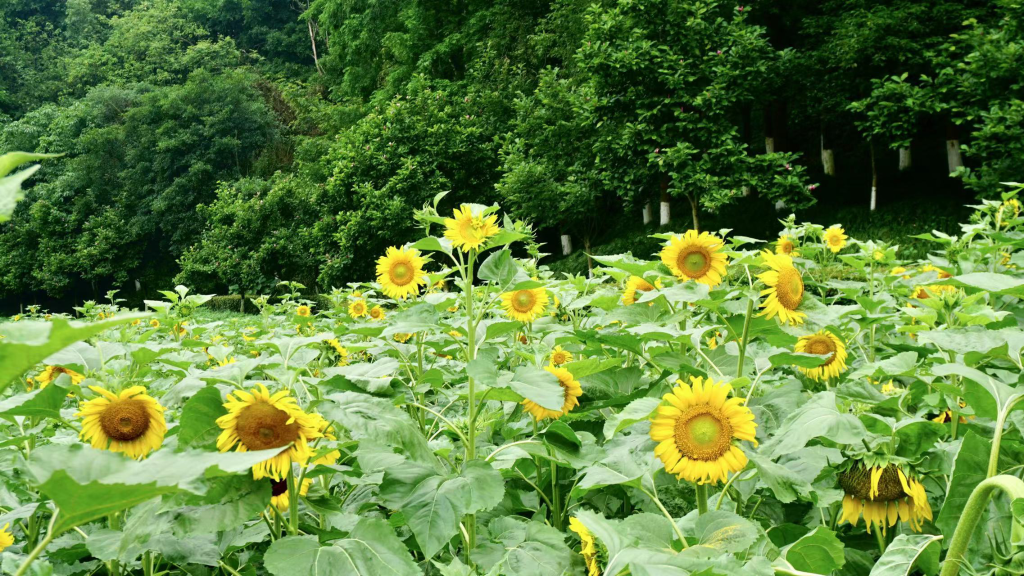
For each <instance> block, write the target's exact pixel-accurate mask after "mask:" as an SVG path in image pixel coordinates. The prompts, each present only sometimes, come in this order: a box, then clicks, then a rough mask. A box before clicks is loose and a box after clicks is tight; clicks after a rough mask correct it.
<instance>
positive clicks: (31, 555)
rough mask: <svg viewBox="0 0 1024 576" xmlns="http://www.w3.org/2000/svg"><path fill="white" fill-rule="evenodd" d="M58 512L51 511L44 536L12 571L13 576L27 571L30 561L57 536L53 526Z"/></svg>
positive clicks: (33, 560) (21, 575) (19, 575)
mask: <svg viewBox="0 0 1024 576" xmlns="http://www.w3.org/2000/svg"><path fill="white" fill-rule="evenodd" d="M58 514H60V510H54V511H53V516H51V517H50V525H49V527H48V528H47V529H46V536H45V537H43V539H42V541H40V542H39V544H36V547H35V548H33V549H32V551H31V552H29V554H28V558H25V561H24V562H22V563H21V566H19V567H18V571H17V572H15V573H14V576H24V575H25V572H27V571H28V568H29V566H31V565H32V563H33V562H35V560H36V558H38V557H39V555H40V554H42V553H43V550H45V549H46V547H47V546H48V545H49V544H50V542H53V539H54V538H55V537H56V536H57V533H56V532H54V530H53V527H54V526H55V525H56V524H57V515H58Z"/></svg>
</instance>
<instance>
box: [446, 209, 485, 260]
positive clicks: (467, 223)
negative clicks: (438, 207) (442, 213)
mask: <svg viewBox="0 0 1024 576" xmlns="http://www.w3.org/2000/svg"><path fill="white" fill-rule="evenodd" d="M453 216H454V218H445V220H444V226H445V231H444V237H445V238H447V239H449V240H451V241H452V246H454V247H456V248H461V249H462V251H463V252H469V251H470V250H476V249H478V248H480V246H482V245H483V243H484V242H486V241H487V239H488V238H490V237H491V236H494V235H495V234H497V233H498V224H497V222H498V217H497V216H496V215H494V214H491V215H490V216H482V215H480V214H473V207H472V206H470V205H469V204H463V205H462V206H460V207H459V208H458V209H457V210H455V211H454V214H453Z"/></svg>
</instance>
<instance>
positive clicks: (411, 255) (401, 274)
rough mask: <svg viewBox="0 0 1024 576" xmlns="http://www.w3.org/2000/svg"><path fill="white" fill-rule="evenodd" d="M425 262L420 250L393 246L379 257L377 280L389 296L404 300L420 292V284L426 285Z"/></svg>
mask: <svg viewBox="0 0 1024 576" xmlns="http://www.w3.org/2000/svg"><path fill="white" fill-rule="evenodd" d="M425 263H426V261H425V260H424V259H423V258H422V257H420V252H419V250H417V249H415V248H409V249H408V250H407V249H405V248H396V247H394V246H391V247H390V248H388V250H387V252H386V253H385V254H384V256H381V257H380V258H378V259H377V282H378V283H379V284H380V286H381V290H382V291H383V292H384V294H386V295H387V296H388V297H390V298H395V299H398V300H404V299H405V298H406V297H408V296H410V295H412V294H419V292H420V285H426V283H427V277H426V275H424V274H423V265H424V264H425ZM382 317H383V316H382Z"/></svg>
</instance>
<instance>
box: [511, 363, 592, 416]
mask: <svg viewBox="0 0 1024 576" xmlns="http://www.w3.org/2000/svg"><path fill="white" fill-rule="evenodd" d="M544 369H545V370H547V371H548V372H550V373H552V374H554V375H555V378H558V384H559V385H560V386H561V387H562V392H563V393H564V396H565V402H564V403H563V404H562V409H561V410H548V409H547V408H545V407H543V406H541V405H539V404H537V403H536V402H534V401H533V400H529V399H524V400H523V401H522V405H523V408H524V409H525V410H526V411H527V412H529V413H530V414H533V417H534V418H536V419H537V420H538V421H540V420H543V419H545V418H555V419H558V418H560V417H561V416H562V415H563V414H568V413H569V411H571V410H572V409H573V408H575V407H576V406H579V405H580V401H579V400H578V398H579V397H580V396H582V395H583V388H581V387H580V382H579V380H576V379H575V378H574V377H573V375H572V373H571V372H569V371H568V370H566V369H565V368H557V367H555V366H545V367H544Z"/></svg>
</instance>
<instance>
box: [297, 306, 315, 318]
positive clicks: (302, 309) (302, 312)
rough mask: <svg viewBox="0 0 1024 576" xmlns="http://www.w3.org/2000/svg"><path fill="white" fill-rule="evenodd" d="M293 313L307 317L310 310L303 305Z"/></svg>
mask: <svg viewBox="0 0 1024 576" xmlns="http://www.w3.org/2000/svg"><path fill="white" fill-rule="evenodd" d="M295 313H296V314H298V315H299V316H309V315H310V314H311V313H312V310H310V308H309V306H306V305H305V304H303V305H302V306H299V307H298V308H296V309H295Z"/></svg>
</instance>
